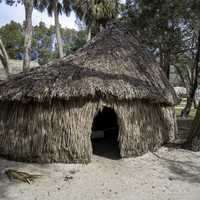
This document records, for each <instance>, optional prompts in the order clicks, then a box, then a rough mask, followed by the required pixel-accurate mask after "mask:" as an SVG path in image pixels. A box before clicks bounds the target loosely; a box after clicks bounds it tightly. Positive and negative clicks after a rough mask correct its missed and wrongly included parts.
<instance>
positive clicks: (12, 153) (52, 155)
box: [0, 23, 176, 163]
mask: <svg viewBox="0 0 200 200" xmlns="http://www.w3.org/2000/svg"><path fill="white" fill-rule="evenodd" d="M175 103H176V95H175V92H174V90H173V88H172V87H171V86H170V84H169V82H168V80H167V79H166V77H165V75H164V73H163V72H162V70H161V69H160V68H159V67H158V65H157V64H155V62H154V60H153V59H152V57H151V56H150V54H149V53H148V51H147V50H146V49H145V48H144V47H142V45H141V44H140V43H139V41H138V39H136V37H135V36H134V35H133V34H132V32H131V31H129V29H128V26H126V25H123V24H121V23H114V24H112V25H110V26H109V27H108V28H107V29H106V30H104V31H103V32H101V33H99V34H98V35H97V36H96V37H95V38H94V39H93V40H91V42H90V43H89V44H87V45H86V46H85V47H84V48H82V49H80V50H78V51H77V52H76V53H75V54H73V55H71V56H68V57H66V58H64V59H62V60H57V61H55V62H53V63H51V64H48V65H47V66H43V67H38V68H34V69H31V70H30V71H29V72H27V73H20V74H18V75H15V76H14V77H12V78H11V79H10V80H9V81H4V82H3V83H1V84H0V111H1V112H0V154H1V155H3V156H5V157H7V158H10V159H14V160H20V161H23V160H25V161H30V162H66V163H69V162H83V163H87V162H89V161H90V160H91V156H92V152H93V150H92V142H91V133H92V129H95V126H96V127H97V126H98V125H95V123H96V122H95V116H97V115H98V113H102V115H103V116H102V118H101V117H99V118H101V119H100V121H99V123H100V122H102V121H104V122H105V121H107V122H109V120H110V124H112V125H113V121H115V122H114V124H115V126H117V129H116V132H117V133H118V137H117V138H118V145H119V150H120V156H121V157H131V156H138V155H141V154H143V153H145V152H147V151H154V150H156V149H157V148H158V147H160V146H161V145H162V144H163V143H165V142H168V141H170V140H172V139H173V138H174V133H175V131H176V120H175V113H174V107H173V106H174V104H175ZM101 111H102V112H101ZM113 116H115V117H113ZM111 118H112V119H111ZM105 119H106V120H105ZM96 121H98V120H97V119H96ZM111 121H112V122H111ZM107 124H108V125H109V123H107ZM104 128H105V127H104ZM106 128H108V129H109V128H112V127H106Z"/></svg>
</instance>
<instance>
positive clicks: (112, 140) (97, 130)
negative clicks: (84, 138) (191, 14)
mask: <svg viewBox="0 0 200 200" xmlns="http://www.w3.org/2000/svg"><path fill="white" fill-rule="evenodd" d="M118 135H119V126H118V120H117V115H116V113H115V111H114V110H113V109H112V108H108V107H104V108H103V110H102V111H99V112H98V113H97V115H96V116H95V118H94V121H93V125H92V135H91V140H92V148H93V154H95V155H99V156H102V157H107V158H110V159H119V158H120V152H119V145H118Z"/></svg>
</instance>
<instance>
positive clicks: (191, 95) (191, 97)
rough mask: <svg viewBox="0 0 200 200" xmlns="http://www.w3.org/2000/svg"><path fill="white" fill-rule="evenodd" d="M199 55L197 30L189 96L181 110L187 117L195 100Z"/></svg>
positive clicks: (199, 42) (199, 33)
mask: <svg viewBox="0 0 200 200" xmlns="http://www.w3.org/2000/svg"><path fill="white" fill-rule="evenodd" d="M199 56H200V30H199V32H198V40H197V52H196V56H195V60H194V66H193V73H192V84H191V86H190V92H189V96H188V98H187V104H186V106H185V108H184V109H183V110H182V112H181V117H183V118H186V117H188V115H189V113H190V110H191V108H192V103H193V102H194V100H195V92H196V89H197V87H198V74H199Z"/></svg>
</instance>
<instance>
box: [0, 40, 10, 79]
mask: <svg viewBox="0 0 200 200" xmlns="http://www.w3.org/2000/svg"><path fill="white" fill-rule="evenodd" d="M0 61H1V62H2V65H3V67H4V70H5V73H6V76H7V77H9V75H10V68H9V57H8V54H7V52H6V49H5V47H4V45H3V42H2V40H1V38H0Z"/></svg>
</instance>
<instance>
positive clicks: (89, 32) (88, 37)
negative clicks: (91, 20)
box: [87, 26, 92, 42]
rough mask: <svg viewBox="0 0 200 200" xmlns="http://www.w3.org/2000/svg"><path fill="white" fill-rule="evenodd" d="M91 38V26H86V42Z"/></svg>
mask: <svg viewBox="0 0 200 200" xmlns="http://www.w3.org/2000/svg"><path fill="white" fill-rule="evenodd" d="M91 38H92V27H91V26H89V27H88V33H87V42H88V41H90V40H91Z"/></svg>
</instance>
